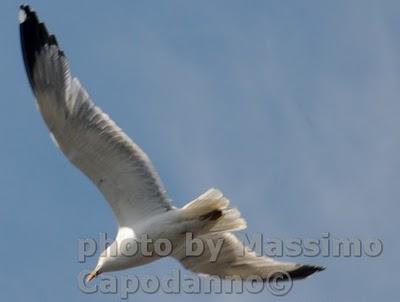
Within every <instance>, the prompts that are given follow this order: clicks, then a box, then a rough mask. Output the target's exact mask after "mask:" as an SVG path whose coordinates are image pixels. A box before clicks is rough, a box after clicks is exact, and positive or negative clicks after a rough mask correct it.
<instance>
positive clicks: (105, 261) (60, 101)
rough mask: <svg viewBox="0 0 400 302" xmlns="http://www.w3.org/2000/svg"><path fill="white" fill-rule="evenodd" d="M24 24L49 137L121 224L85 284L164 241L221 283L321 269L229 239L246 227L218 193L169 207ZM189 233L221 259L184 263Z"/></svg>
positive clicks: (56, 55)
mask: <svg viewBox="0 0 400 302" xmlns="http://www.w3.org/2000/svg"><path fill="white" fill-rule="evenodd" d="M19 22H20V38H21V47H22V55H23V60H24V63H25V68H26V73H27V76H28V80H29V83H30V85H31V88H32V91H33V94H34V96H35V99H36V102H37V105H38V110H39V111H40V113H41V115H42V117H43V119H44V121H45V123H46V125H47V127H48V128H49V130H50V136H51V138H52V139H53V141H54V143H55V144H56V146H57V147H58V148H59V149H60V150H61V151H62V152H63V153H64V154H65V156H66V157H67V158H68V160H69V161H70V162H71V163H72V164H73V165H75V166H76V167H77V168H78V169H80V170H81V171H82V172H83V173H84V174H85V175H86V176H87V177H89V178H90V180H91V181H92V182H93V183H94V184H95V185H96V186H97V188H98V189H99V190H100V191H101V192H102V194H103V195H104V197H105V199H106V200H107V201H108V203H109V204H110V206H111V208H112V211H113V213H114V216H115V218H116V220H117V224H118V232H117V235H116V238H115V240H114V242H113V243H112V244H111V245H110V246H109V247H107V248H106V249H105V250H104V251H103V252H102V253H101V255H100V257H99V259H98V261H97V265H96V267H95V268H94V269H93V271H92V272H91V273H89V274H88V275H87V278H86V281H87V282H88V281H90V280H92V279H94V278H95V277H96V276H98V275H99V274H101V273H103V272H111V271H117V270H123V269H127V268H131V267H135V266H139V265H143V264H146V263H149V262H152V261H155V260H157V259H159V258H160V257H161V256H160V255H159V254H157V253H151V256H149V255H148V254H146V255H143V254H142V253H140V252H139V253H134V254H129V255H128V254H127V253H123V252H122V248H123V244H126V243H127V242H128V243H131V244H133V243H136V244H139V245H143V244H144V243H145V242H144V241H143V240H144V239H143V238H146V240H154V241H156V240H158V239H161V238H162V239H167V240H168V242H170V243H171V245H172V247H173V249H172V251H171V253H170V254H169V256H172V257H174V258H175V259H177V260H178V261H180V262H181V264H182V265H183V266H184V267H185V268H186V269H188V270H191V271H192V272H195V273H199V274H205V275H214V276H219V277H220V278H228V277H232V276H233V277H236V278H237V277H239V278H240V279H242V280H246V278H248V277H249V276H259V278H260V280H262V281H264V282H267V281H269V276H270V275H271V274H272V273H274V272H280V273H282V276H283V278H282V279H284V280H285V279H291V280H294V279H303V278H305V277H307V276H309V275H311V274H313V273H314V272H318V271H322V270H323V269H324V268H323V267H320V266H314V265H305V264H298V263H290V262H281V261H276V260H273V259H271V258H268V257H265V256H259V255H256V254H255V252H253V251H251V250H250V249H249V248H247V247H244V246H243V244H242V243H241V242H240V241H239V240H238V239H237V237H236V236H235V235H234V234H233V233H232V232H233V231H237V230H242V229H244V228H245V227H246V223H245V221H244V219H243V218H241V217H240V213H239V211H238V210H237V209H235V208H230V207H229V201H228V199H227V198H225V197H224V195H223V194H222V193H221V192H220V191H219V190H218V189H209V190H208V191H207V192H205V193H204V194H202V195H201V196H199V197H197V198H196V199H194V200H193V201H191V202H189V203H188V204H186V205H185V206H184V207H182V208H176V207H174V206H172V205H171V203H170V202H169V200H168V199H167V197H166V194H165V191H164V189H163V187H162V185H161V182H160V180H159V178H158V175H157V173H156V171H155V170H154V168H153V166H152V164H151V162H150V160H149V158H148V157H147V156H146V154H145V153H144V152H143V151H142V150H141V149H140V148H139V146H138V145H136V144H135V143H134V142H133V141H132V140H131V139H130V138H129V137H128V136H127V135H126V134H125V133H124V132H123V131H122V130H121V129H120V128H119V127H118V126H117V125H116V124H115V123H114V122H113V121H112V120H111V119H110V118H109V117H108V115H107V114H105V113H104V112H102V111H101V109H100V108H99V107H97V106H96V105H95V104H94V103H93V102H92V101H91V99H90V97H89V95H88V93H87V92H86V90H85V89H84V88H83V87H82V85H81V84H80V82H79V81H78V79H77V78H75V77H73V76H72V74H71V72H70V68H69V65H68V61H67V59H66V57H65V55H64V52H63V51H62V50H61V49H60V48H59V46H58V43H57V40H56V38H55V36H54V35H52V34H49V33H48V31H47V29H46V26H45V25H44V23H42V22H40V21H39V20H38V17H37V15H36V13H35V12H34V11H32V10H31V9H30V7H29V6H27V5H21V6H20V11H19ZM188 233H190V234H192V235H193V237H194V238H198V239H200V240H203V241H204V240H205V241H207V240H208V241H211V242H213V243H215V244H218V242H220V243H221V246H220V252H219V254H218V257H217V258H216V259H210V254H211V250H210V249H208V248H205V250H204V251H203V252H202V253H201V254H200V255H196V256H193V255H187V249H186V247H187V246H186V245H187V234H188ZM143 235H146V236H147V237H143ZM154 241H152V242H154ZM147 242H148V241H147ZM126 246H128V245H126ZM150 248H153V249H154V246H153V247H150ZM115 251H116V252H115Z"/></svg>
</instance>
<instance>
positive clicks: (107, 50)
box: [0, 0, 400, 302]
mask: <svg viewBox="0 0 400 302" xmlns="http://www.w3.org/2000/svg"><path fill="white" fill-rule="evenodd" d="M19 4H20V3H19V2H15V1H10V0H6V1H3V2H2V3H1V4H0V7H1V10H0V11H1V13H0V14H1V18H0V25H1V35H0V67H1V68H0V80H1V83H2V85H1V91H2V97H1V103H2V110H1V111H0V138H1V146H2V148H0V158H1V160H0V161H1V168H2V173H0V186H1V190H0V200H1V207H0V238H1V240H2V242H1V248H0V258H1V259H2V261H1V269H0V297H1V298H2V300H13V301H26V299H29V300H33V301H71V300H72V301H115V300H119V298H118V297H117V296H113V295H101V294H95V295H85V294H83V293H81V292H80V291H79V289H78V287H77V281H76V279H77V275H78V273H79V272H80V271H82V270H84V269H87V268H91V267H92V266H94V264H95V261H96V259H95V258H91V259H90V260H89V261H88V262H87V263H85V264H81V263H79V262H78V252H77V251H78V239H79V238H85V237H94V238H98V234H99V232H109V233H110V234H111V235H112V234H114V232H115V225H114V221H113V218H112V215H111V211H110V210H109V208H108V205H107V204H106V202H104V201H103V198H102V196H101V195H100V193H99V192H98V191H97V190H96V188H95V186H93V185H92V184H91V183H90V182H89V181H88V180H87V179H86V178H85V177H84V176H83V175H82V174H81V173H80V172H79V171H78V170H77V169H75V168H74V167H72V166H71V165H70V164H69V163H68V162H67V160H66V159H65V158H64V157H63V155H62V154H61V152H59V151H58V150H57V149H56V148H55V147H54V145H53V144H52V142H51V140H50V139H49V135H48V131H47V129H46V128H45V125H44V123H43V121H42V120H41V118H40V116H39V114H38V112H37V111H36V109H35V106H34V102H33V96H32V93H31V91H30V88H29V86H28V82H27V79H26V75H25V71H24V69H23V64H22V59H21V52H20V45H19V36H18V34H19V33H18V22H17V8H18V5H19ZM29 4H31V6H32V7H33V8H34V9H35V10H36V11H37V12H38V14H39V16H40V18H41V19H42V20H44V21H45V22H46V24H47V26H48V28H49V30H50V31H51V32H53V33H55V34H56V35H57V37H58V41H59V43H60V44H61V46H62V48H63V49H64V50H65V52H66V54H67V56H68V58H69V60H70V63H71V68H72V71H73V74H74V75H75V76H77V77H78V78H79V79H80V81H81V82H82V83H83V84H84V86H85V87H86V88H87V90H88V92H89V94H90V95H91V97H92V99H93V100H94V101H95V102H96V103H97V104H98V105H99V106H100V107H101V108H102V109H103V110H104V111H106V112H107V113H108V114H109V115H110V116H111V117H112V118H113V119H114V120H115V121H116V122H117V123H118V124H119V125H120V126H121V127H122V128H123V129H124V130H125V131H126V133H127V134H128V135H130V136H131V137H132V138H133V139H134V140H135V141H136V142H137V143H138V144H139V145H140V146H141V147H142V148H143V149H144V150H145V151H146V153H147V154H148V155H149V157H150V158H151V159H152V161H153V163H154V165H155V167H156V168H157V170H158V172H159V174H160V177H161V179H162V181H163V183H164V185H165V187H166V189H167V192H168V195H169V197H170V198H171V199H172V200H173V201H174V203H175V204H176V205H177V206H182V205H183V204H184V203H186V202H187V201H189V200H190V199H192V198H193V197H195V196H197V195H199V194H200V193H202V192H203V191H205V190H206V189H207V188H209V187H212V186H215V187H218V188H220V189H221V190H222V191H223V192H224V193H225V195H226V196H227V197H228V198H230V200H231V202H232V204H233V205H235V206H238V207H239V209H240V210H241V212H242V215H243V216H244V217H245V218H246V219H247V221H248V225H249V227H248V231H249V232H250V233H251V232H262V233H264V234H265V235H266V236H267V237H276V238H282V239H287V238H293V237H300V238H319V237H321V236H322V234H324V233H326V232H330V233H331V234H332V235H334V236H337V237H344V238H347V237H350V238H353V237H354V238H361V239H368V238H380V239H381V240H382V241H383V243H384V251H383V254H382V255H381V256H380V257H377V258H368V257H361V258H354V257H353V258H344V257H339V258H334V257H328V258H326V257H315V258H307V257H300V258H296V259H289V260H292V261H293V260H294V261H297V262H307V263H315V264H320V265H324V266H327V267H328V269H327V270H326V271H325V272H323V273H321V274H319V275H315V276H312V277H311V278H309V279H307V280H304V281H301V282H297V283H295V285H294V288H293V290H292V292H291V293H290V294H289V295H287V296H285V297H281V298H277V297H274V296H272V295H270V294H268V293H263V294H259V295H253V294H243V295H216V296H212V295H211V296H210V295H184V294H182V295H167V294H162V293H159V294H155V295H148V294H143V293H141V294H137V295H135V296H132V297H131V300H132V299H140V300H141V301H153V300H156V299H160V298H162V299H163V300H165V301H174V302H177V301H186V300H187V299H192V300H193V301H202V300H203V299H208V300H215V301H217V300H218V301H224V300H226V301H228V300H229V301H265V300H266V299H268V300H269V301H277V300H279V301H338V300H339V301H354V300H361V301H377V300H382V299H384V300H386V301H398V299H399V297H400V295H399V293H398V292H397V289H396V288H397V284H398V272H397V270H396V269H393V268H397V267H398V264H397V265H395V263H396V262H397V263H398V260H397V257H396V256H398V255H397V254H398V253H396V251H398V250H399V249H400V244H399V242H398V240H397V239H398V235H397V230H398V227H399V223H398V211H399V204H398V199H399V196H400V185H399V184H400V131H399V129H400V119H399V116H400V102H399V95H400V85H399V81H400V38H399V37H400V21H399V18H398V16H399V15H400V3H399V2H398V1H389V0H387V1H368V0H359V1H356V0H354V1H301V2H299V1H233V0H231V1H183V0H182V1H172V0H171V1H118V2H110V1H96V2H94V1H75V0H73V1H58V2H56V1H49V0H46V1H40V0H37V1H31V2H30V3H29ZM177 267H178V264H177V263H176V262H175V261H173V260H162V261H160V262H156V263H153V264H151V265H149V266H146V267H143V268H136V269H132V270H130V271H127V272H124V273H132V274H138V275H141V274H143V275H145V274H156V273H157V274H168V273H169V272H170V271H171V270H173V269H174V268H177Z"/></svg>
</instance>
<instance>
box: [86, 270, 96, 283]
mask: <svg viewBox="0 0 400 302" xmlns="http://www.w3.org/2000/svg"><path fill="white" fill-rule="evenodd" d="M98 274H99V273H98V272H96V271H93V272H90V273H89V275H87V276H86V283H88V282H90V281H92V280H93V279H94V278H96V276H97V275H98Z"/></svg>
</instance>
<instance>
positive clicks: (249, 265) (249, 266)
mask: <svg viewBox="0 0 400 302" xmlns="http://www.w3.org/2000/svg"><path fill="white" fill-rule="evenodd" d="M198 238H200V239H202V240H203V242H204V244H203V246H204V251H203V252H202V253H201V254H200V255H199V256H187V255H185V252H186V248H185V247H182V248H181V249H180V251H179V252H178V253H177V254H175V255H174V257H175V258H176V259H177V260H179V261H180V262H181V263H182V265H183V266H184V267H185V268H186V269H188V270H191V271H192V272H195V273H199V274H206V275H211V276H218V277H220V278H239V279H241V280H247V279H248V278H254V276H256V277H257V278H259V279H260V280H262V281H264V282H268V281H276V279H275V278H277V279H279V280H296V279H303V278H305V277H307V276H309V275H311V274H313V273H315V272H318V271H322V270H324V268H323V267H320V266H312V265H305V264H298V263H290V262H281V261H276V260H273V259H271V258H268V257H265V256H258V255H256V253H255V252H254V251H251V250H250V249H248V248H246V247H245V246H243V244H242V243H241V242H240V241H239V240H238V239H237V238H236V236H235V235H233V234H232V233H222V234H221V233H217V234H209V235H204V236H201V237H198ZM207 240H212V242H213V243H212V244H213V246H214V247H218V246H220V245H219V244H222V245H221V249H220V252H219V254H218V255H217V257H216V259H215V255H213V254H212V253H211V251H210V249H209V248H208V244H207ZM218 242H221V243H218Z"/></svg>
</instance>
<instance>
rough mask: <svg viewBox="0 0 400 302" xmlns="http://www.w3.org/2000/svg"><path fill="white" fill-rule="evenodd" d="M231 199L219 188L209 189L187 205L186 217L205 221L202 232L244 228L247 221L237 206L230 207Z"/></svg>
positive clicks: (185, 208) (229, 230)
mask: <svg viewBox="0 0 400 302" xmlns="http://www.w3.org/2000/svg"><path fill="white" fill-rule="evenodd" d="M228 205H229V200H228V199H227V198H226V197H224V195H223V194H222V193H221V191H219V190H218V189H214V188H212V189H209V190H208V191H207V192H205V193H203V194H202V195H200V196H199V197H197V198H196V199H195V200H193V201H191V202H189V203H188V204H187V205H185V206H184V207H183V208H182V210H183V211H184V215H185V218H186V219H188V220H198V221H199V222H204V223H205V225H204V229H203V230H202V232H201V233H211V234H212V233H221V232H232V231H238V230H243V229H245V228H246V221H245V220H244V219H243V218H242V217H240V212H239V211H238V209H235V208H228Z"/></svg>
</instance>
